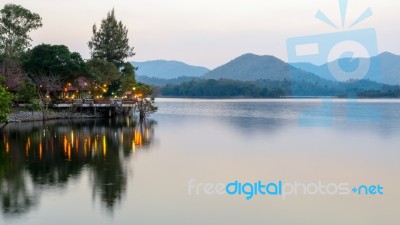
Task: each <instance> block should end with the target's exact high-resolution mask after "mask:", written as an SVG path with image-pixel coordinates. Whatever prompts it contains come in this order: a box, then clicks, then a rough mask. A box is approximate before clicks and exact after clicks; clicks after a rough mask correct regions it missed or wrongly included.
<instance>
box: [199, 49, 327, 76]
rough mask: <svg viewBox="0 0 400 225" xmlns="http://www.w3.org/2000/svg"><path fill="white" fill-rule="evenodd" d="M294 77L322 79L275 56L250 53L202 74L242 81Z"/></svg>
mask: <svg viewBox="0 0 400 225" xmlns="http://www.w3.org/2000/svg"><path fill="white" fill-rule="evenodd" d="M293 77H295V78H296V79H304V80H307V81H319V80H321V78H319V77H318V76H316V75H314V74H312V73H309V72H306V71H303V70H300V69H297V68H295V67H293V66H291V65H289V64H287V63H286V62H284V61H282V60H280V59H278V58H276V57H274V56H268V55H263V56H259V55H255V54H250V53H248V54H244V55H242V56H239V57H238V58H235V59H233V60H232V61H230V62H228V63H226V64H224V65H222V66H220V67H218V68H216V69H214V70H212V71H210V72H208V73H206V74H205V75H204V76H202V78H205V79H220V78H224V79H231V80H240V81H256V80H275V81H283V80H285V79H287V80H291V79H292V78H293Z"/></svg>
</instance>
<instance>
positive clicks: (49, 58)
mask: <svg viewBox="0 0 400 225" xmlns="http://www.w3.org/2000/svg"><path fill="white" fill-rule="evenodd" d="M22 68H23V69H24V71H25V72H26V73H27V74H28V76H29V77H30V78H31V79H33V78H34V77H35V76H38V75H40V76H53V75H54V76H59V77H60V78H61V79H63V80H66V81H72V80H74V79H75V78H77V77H78V76H82V75H84V76H85V75H87V74H88V71H87V68H86V64H85V61H83V59H82V57H81V55H80V54H79V53H77V52H70V51H69V49H68V47H67V46H65V45H48V44H41V45H38V46H35V47H34V48H33V49H31V50H29V51H28V52H27V53H26V54H25V55H24V56H23V57H22Z"/></svg>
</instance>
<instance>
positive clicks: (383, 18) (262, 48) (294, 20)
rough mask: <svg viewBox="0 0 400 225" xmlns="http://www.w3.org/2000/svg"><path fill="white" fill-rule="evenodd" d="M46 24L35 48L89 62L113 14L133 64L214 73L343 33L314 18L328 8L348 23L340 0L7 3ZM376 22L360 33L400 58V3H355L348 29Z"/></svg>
mask: <svg viewBox="0 0 400 225" xmlns="http://www.w3.org/2000/svg"><path fill="white" fill-rule="evenodd" d="M5 3H15V4H20V5H22V6H24V7H26V8H28V9H30V10H31V11H34V12H37V13H39V14H40V15H41V16H42V18H43V23H44V26H43V28H41V29H39V30H37V31H35V32H33V33H32V35H31V36H32V38H33V44H34V45H36V44H40V43H50V44H65V45H67V46H68V47H69V48H70V49H71V50H72V51H77V52H79V53H81V54H82V55H83V57H84V58H88V57H89V49H88V47H87V42H88V41H89V39H90V37H91V35H92V33H91V28H92V25H93V24H94V23H97V24H99V23H100V21H101V19H102V18H104V17H105V16H106V14H107V12H108V11H109V10H111V9H112V8H113V7H114V8H115V10H116V16H117V19H118V20H122V21H123V23H124V24H125V25H126V26H127V27H128V29H129V38H130V42H131V44H132V45H133V46H134V47H135V52H136V56H135V57H133V60H136V61H144V60H153V59H168V60H180V61H184V62H187V63H189V64H194V65H200V66H206V67H209V68H214V67H216V66H219V65H221V64H223V63H225V62H227V61H229V60H230V59H233V58H235V57H237V56H239V55H241V54H243V53H247V52H251V53H256V54H263V55H275V56H277V57H279V58H281V59H283V60H286V59H287V55H286V46H285V43H286V39H287V38H290V37H297V36H306V35H311V34H323V33H331V32H336V30H335V29H333V28H331V27H329V26H327V25H325V24H323V23H322V22H320V21H318V20H316V19H315V18H314V15H315V13H316V12H317V10H319V9H321V10H322V11H323V12H325V13H326V14H327V16H329V17H330V18H332V20H333V21H334V22H335V23H337V24H340V13H339V9H338V2H337V1H336V0H274V1H271V0H230V1H227V0H225V1H223V0H142V1H139V0H114V1H111V0H84V1H82V0H56V1H55V0H29V1H27V0H12V1H10V0H5V1H1V3H0V6H1V7H3V6H4V4H5ZM368 7H371V9H372V11H373V12H374V15H373V17H371V18H369V19H368V20H366V21H365V22H363V23H361V24H359V25H357V26H356V27H354V29H362V28H375V29H376V30H377V34H378V42H379V43H378V45H379V50H380V51H381V52H383V51H391V52H393V53H396V54H400V26H399V22H398V21H399V19H400V15H399V13H398V10H399V9H400V1H398V0H349V8H348V16H347V19H348V24H350V23H351V22H353V21H354V20H355V19H356V18H357V17H358V16H359V15H360V14H361V13H362V12H363V11H364V10H365V9H366V8H368Z"/></svg>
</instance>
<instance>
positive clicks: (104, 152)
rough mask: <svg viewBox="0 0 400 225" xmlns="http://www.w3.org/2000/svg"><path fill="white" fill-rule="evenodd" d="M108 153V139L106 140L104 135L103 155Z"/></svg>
mask: <svg viewBox="0 0 400 225" xmlns="http://www.w3.org/2000/svg"><path fill="white" fill-rule="evenodd" d="M106 154H107V140H106V135H104V136H103V156H106Z"/></svg>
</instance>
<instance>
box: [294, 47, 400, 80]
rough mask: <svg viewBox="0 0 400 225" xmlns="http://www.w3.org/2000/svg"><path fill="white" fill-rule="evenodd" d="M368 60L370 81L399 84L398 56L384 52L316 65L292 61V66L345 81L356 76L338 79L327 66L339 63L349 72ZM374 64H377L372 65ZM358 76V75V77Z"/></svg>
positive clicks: (399, 67)
mask: <svg viewBox="0 0 400 225" xmlns="http://www.w3.org/2000/svg"><path fill="white" fill-rule="evenodd" d="M367 60H369V61H370V66H371V67H370V68H372V69H371V70H370V71H371V73H369V74H367V75H366V77H365V78H366V79H370V80H372V81H376V82H379V83H383V84H389V85H400V56H398V55H395V54H392V53H389V52H384V53H382V54H379V55H377V56H375V57H371V58H370V59H368V58H354V59H350V58H343V59H338V60H336V61H333V62H330V63H327V64H324V65H321V66H317V65H313V64H311V63H294V64H291V65H292V66H294V67H296V68H298V69H302V70H304V71H307V72H310V73H314V74H316V75H318V76H320V77H322V78H324V79H328V80H337V79H339V80H340V81H345V80H348V79H352V78H353V79H354V78H357V77H349V78H347V79H340V77H334V76H332V73H331V72H330V71H329V66H332V65H333V64H339V65H340V67H341V68H342V70H344V71H347V72H351V71H354V70H355V69H357V67H358V65H359V63H360V62H366V61H367ZM374 65H377V66H376V67H374ZM358 78H359V77H358Z"/></svg>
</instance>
